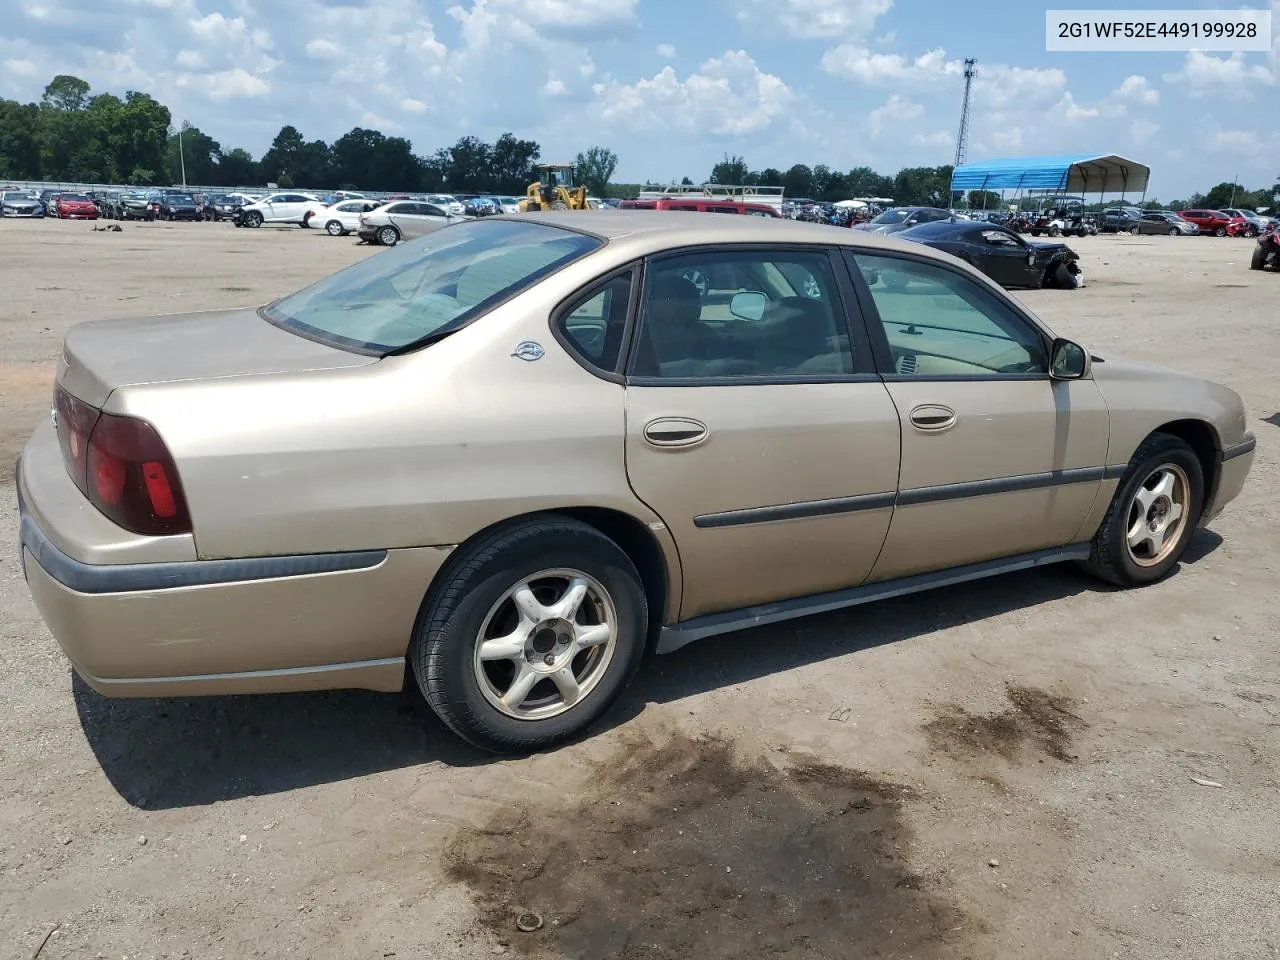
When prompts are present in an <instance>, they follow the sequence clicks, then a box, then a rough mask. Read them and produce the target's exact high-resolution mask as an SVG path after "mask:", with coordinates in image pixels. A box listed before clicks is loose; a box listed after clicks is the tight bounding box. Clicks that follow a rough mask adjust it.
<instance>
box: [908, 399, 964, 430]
mask: <svg viewBox="0 0 1280 960" xmlns="http://www.w3.org/2000/svg"><path fill="white" fill-rule="evenodd" d="M911 425H912V426H913V427H915V428H916V429H917V430H923V431H924V432H926V433H941V432H942V431H943V430H950V429H951V428H952V427H954V426H955V425H956V412H955V411H954V410H952V409H951V408H950V407H944V406H943V405H942V404H940V403H922V404H920V406H918V407H912V409H911Z"/></svg>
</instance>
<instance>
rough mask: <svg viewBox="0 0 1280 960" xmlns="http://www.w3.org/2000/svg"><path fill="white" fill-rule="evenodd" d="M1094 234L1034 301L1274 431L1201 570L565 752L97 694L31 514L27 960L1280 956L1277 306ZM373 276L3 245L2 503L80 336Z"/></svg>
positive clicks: (704, 707) (713, 679) (966, 630)
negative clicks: (66, 343)
mask: <svg viewBox="0 0 1280 960" xmlns="http://www.w3.org/2000/svg"><path fill="white" fill-rule="evenodd" d="M1071 242H1072V244H1073V245H1074V246H1076V247H1077V249H1079V250H1080V252H1081V255H1082V257H1083V263H1084V267H1085V272H1086V277H1087V281H1088V285H1087V286H1086V288H1085V289H1083V290H1079V291H1072V292H1065V291H1035V292H1031V293H1027V294H1025V295H1023V296H1024V299H1025V300H1026V302H1027V303H1029V304H1030V305H1031V306H1032V308H1033V309H1035V310H1037V311H1038V312H1039V313H1040V314H1041V315H1042V316H1044V317H1045V318H1046V319H1047V320H1048V321H1049V322H1050V323H1051V324H1054V325H1056V326H1057V327H1058V329H1059V330H1060V331H1061V332H1062V333H1064V334H1067V335H1071V336H1074V337H1076V338H1078V339H1080V340H1082V341H1083V342H1084V343H1086V344H1088V345H1089V346H1090V347H1091V348H1092V349H1093V350H1094V351H1095V352H1096V353H1099V354H1101V355H1103V356H1108V355H1111V354H1112V353H1113V352H1114V353H1115V354H1118V355H1126V356H1130V357H1134V358H1137V359H1143V360H1150V361H1155V362H1159V363H1165V364H1169V365H1171V366H1177V367H1180V368H1184V369H1186V370H1189V371H1192V372H1195V373H1198V374H1203V375H1207V376H1209V377H1213V378H1215V379H1219V380H1222V381H1224V382H1226V383H1228V384H1230V385H1232V386H1233V387H1235V388H1236V389H1238V390H1239V391H1240V392H1241V393H1242V394H1243V396H1244V397H1245V401H1246V404H1247V405H1248V407H1249V410H1250V420H1251V424H1250V426H1251V429H1253V430H1254V432H1255V433H1256V434H1257V437H1258V453H1257V462H1256V464H1255V467H1254V471H1253V475H1252V476H1251V477H1250V480H1249V483H1248V486H1247V487H1246V489H1245V492H1244V494H1243V495H1242V496H1241V498H1240V499H1239V500H1238V501H1237V502H1236V503H1235V504H1233V505H1232V507H1231V508H1229V510H1228V512H1227V513H1226V514H1225V515H1224V516H1223V517H1221V518H1220V519H1219V520H1218V521H1217V522H1216V523H1215V524H1214V529H1213V531H1212V532H1202V533H1201V534H1199V535H1198V537H1197V540H1196V541H1195V542H1194V543H1193V546H1192V550H1191V552H1190V555H1189V557H1188V560H1187V562H1186V563H1185V564H1184V565H1183V566H1182V567H1181V568H1180V569H1179V570H1178V571H1177V572H1176V574H1175V575H1174V576H1172V577H1171V578H1170V579H1168V580H1167V581H1165V582H1163V583H1161V584H1159V585H1156V586H1153V587H1150V588H1147V589H1144V590H1140V591H1136V592H1115V591H1110V590H1106V589H1102V588H1100V587H1099V586H1098V585H1096V584H1094V583H1092V582H1091V581H1088V580H1085V579H1083V578H1082V577H1081V576H1079V575H1077V574H1076V573H1075V572H1074V571H1072V570H1071V569H1053V570H1043V571H1035V572H1028V573H1024V574H1017V575H1011V576H1006V577H1002V578H999V579H996V580H991V581H986V582H981V583H977V584H974V585H968V586H963V587H958V588H953V589H948V590H945V591H942V592H939V593H935V594H932V595H927V596H924V597H916V598H907V599H903V600H895V601H888V602H884V603H880V604H876V605H872V606H868V607H863V608H860V609H857V610H854V611H852V612H848V613H842V614H838V615H829V616H821V617H816V618H812V619H809V620H806V621H800V622H797V623H794V624H791V625H785V626H783V627H780V628H763V629H759V630H755V631H751V632H749V633H744V634H740V635H736V636H728V637H723V638H719V639H716V640H709V641H706V642H704V643H701V644H695V645H694V646H692V647H689V648H686V649H684V650H682V651H680V652H678V653H676V654H673V655H671V656H668V657H664V658H661V659H659V660H655V661H653V662H651V663H650V664H649V665H648V666H647V668H646V669H645V670H644V671H643V672H642V674H641V677H640V678H639V680H638V681H637V683H636V685H635V686H634V687H633V689H632V690H631V691H630V693H629V694H628V696H627V697H626V699H625V702H624V703H623V704H622V705H621V706H620V707H619V708H618V709H617V710H616V711H615V712H614V713H613V714H612V715H611V717H610V718H609V720H608V722H607V723H606V724H605V725H604V729H602V730H601V731H600V732H599V733H598V734H597V735H596V736H595V737H593V738H591V739H589V740H587V741H585V742H583V743H581V744H579V745H576V746H572V747H569V748H566V749H563V750H560V751H557V752H555V753H553V754H549V755H544V756H538V757H534V758H531V759H524V760H516V761H503V762H493V761H492V760H490V759H489V758H487V757H484V756H481V755H478V754H476V753H474V752H472V751H471V750H469V749H467V748H465V747H463V746H461V745H459V743H457V742H456V741H455V740H454V739H453V738H452V737H451V736H450V735H449V734H448V733H447V732H446V731H444V730H443V729H442V728H441V727H440V726H439V725H438V724H437V723H435V722H434V721H433V720H432V718H431V717H430V716H429V715H428V714H427V712H426V710H425V708H422V707H420V706H419V705H418V703H417V701H416V700H415V699H414V698H413V697H412V696H410V695H408V694H405V695H403V696H398V697H397V696H383V695H374V694H366V693H338V694H327V695H296V696H291V697H260V698H243V699H207V700H183V701H167V702H159V701H107V700H104V699H101V698H99V697H97V696H96V695H94V694H92V693H91V692H89V691H88V690H86V689H84V688H83V687H82V686H81V685H80V684H78V683H76V682H75V681H74V680H73V678H72V675H71V673H70V671H69V670H68V667H67V664H66V662H65V661H64V660H63V658H62V657H61V655H60V653H59V651H58V649H57V647H56V645H55V644H54V642H53V641H52V640H51V638H50V637H49V634H48V633H47V632H46V630H45V628H44V626H43V624H42V623H41V621H40V619H39V617H38V615H37V613H36V611H35V608H34V607H33V605H32V603H31V601H30V598H29V596H28V594H27V591H26V588H25V585H24V583H23V581H22V577H21V573H20V570H19V565H18V561H17V543H16V541H17V535H16V526H17V524H16V518H17V511H16V504H15V499H14V496H13V492H12V489H11V485H10V484H8V483H6V484H5V485H4V487H3V489H0V512H3V515H4V516H5V517H6V518H7V519H6V520H5V521H4V522H3V523H0V610H2V611H3V612H2V613H0V632H2V636H0V640H2V642H3V645H4V656H3V659H2V660H0V664H2V669H3V671H4V678H3V684H2V686H0V689H3V694H0V698H2V699H0V702H2V703H3V705H4V706H3V713H2V714H0V722H2V723H3V726H4V730H5V735H4V736H3V737H0V783H2V784H3V790H2V791H0V945H2V946H0V955H3V956H13V957H23V958H27V957H30V956H31V955H32V953H33V952H34V951H36V949H37V947H38V945H39V944H40V942H41V939H42V938H43V937H44V936H45V935H46V933H47V932H48V931H49V930H50V929H51V928H52V927H54V925H55V924H56V925H58V926H57V929H56V931H55V933H54V935H53V936H52V937H51V938H50V939H49V940H48V942H47V943H46V944H45V945H44V947H43V950H42V951H41V952H40V956H41V957H43V958H46V960H47V958H63V957H95V956H101V957H110V958H116V957H127V958H130V960H135V958H136V960H144V958H150V957H192V958H242V957H272V958H277V957H281V956H299V957H316V958H322V957H323V958H329V957H334V958H344V960H345V958H375V960H378V958H389V957H395V958H398V960H405V958H433V960H436V958H439V960H457V958H468V957H491V956H494V955H498V954H503V953H507V954H510V955H530V956H542V957H548V958H557V957H564V958H579V957H581V958H588V960H597V958H606V957H611V958H625V960H656V958H672V960H675V958H681V960H684V958H689V957H698V958H706V960H717V958H722V957H726V958H727V957H741V956H787V957H794V958H819V957H821V958H837V957H838V958H846V957H886V958H887V957H914V958H917V960H921V958H936V960H941V958H949V960H950V958H955V960H961V958H973V960H978V958H998V960H1004V958H1008V960H1026V958H1055V957H1078V958H1098V957H1124V958H1163V957H1175V956H1177V957H1184V956H1191V957H1214V958H1217V960H1227V958H1242V960H1243V958H1249V960H1259V958H1265V957H1272V956H1278V955H1280V898H1278V896H1277V893H1276V891H1277V890H1280V813H1278V811H1280V654H1278V653H1277V646H1276V645H1277V636H1280V612H1278V611H1280V606H1278V605H1277V600H1278V599H1280V593H1278V591H1277V586H1276V585H1277V584H1278V583H1280V551H1278V549H1277V548H1280V497H1278V496H1277V494H1276V493H1275V487H1276V483H1277V480H1280V469H1278V468H1277V455H1278V454H1280V414H1278V413H1277V411H1280V377H1277V376H1276V372H1275V364H1276V361H1277V349H1276V342H1277V338H1278V335H1280V311H1277V309H1276V303H1277V297H1278V296H1280V277H1277V276H1274V275H1261V274H1258V273H1253V272H1250V271H1249V270H1248V269H1247V260H1248V254H1249V249H1250V243H1249V242H1248V241H1244V240H1226V239H1224V240H1215V239H1212V238H1203V239H1202V238H1176V239H1169V238H1129V237H1125V238H1087V239H1082V240H1073V241H1071ZM372 252H373V251H369V250H368V249H367V248H364V247H358V246H356V245H355V244H354V243H353V241H352V240H350V239H334V238H330V237H327V236H323V235H317V234H315V233H314V232H303V231H299V230H293V229H262V230H253V231H249V230H235V229H233V228H231V227H230V226H227V225H218V224H185V225H173V226H170V225H150V224H148V225H126V226H125V228H124V230H123V232H121V233H118V234H117V233H95V232H93V231H92V229H91V227H90V226H89V225H87V224H79V223H76V224H73V223H62V222H56V221H54V222H45V223H38V222H35V223H14V222H5V223H3V224H2V225H0V263H2V264H3V267H4V276H5V281H4V288H5V297H4V300H3V302H2V303H0V401H2V406H0V470H2V471H3V478H4V479H5V480H6V481H7V480H8V479H10V477H11V466H12V462H13V459H14V457H15V456H16V454H17V451H18V450H19V449H20V446H21V443H22V441H23V440H24V438H25V436H26V434H27V433H28V432H29V430H30V428H31V427H32V425H33V424H34V423H35V422H36V421H37V420H38V418H39V417H42V416H45V415H46V411H47V408H48V401H49V390H50V376H51V371H52V366H53V364H52V361H53V359H54V357H55V356H56V355H57V351H58V347H59V342H60V340H61V337H62V335H63V333H64V332H65V331H66V329H67V327H68V326H69V325H71V324H72V323H74V322H76V321H79V320H82V319H87V318H92V317H111V316H124V315H129V314H154V313H171V312H179V311H185V310H200V309H210V308H215V307H227V306H234V305H245V304H253V303H259V302H262V301H263V300H265V299H268V298H269V297H271V296H274V295H276V294H280V293H283V292H286V291H289V290H291V289H294V288H297V287H298V286H301V285H302V284H304V283H306V282H308V281H310V280H312V279H315V278H317V277H320V276H322V275H323V274H325V273H327V272H329V271H331V270H333V269H335V268H337V267H338V266H340V265H343V264H346V263H348V262H350V261H352V260H354V259H355V258H358V257H361V256H366V255H369V254H370V253H372ZM1193 777H1194V778H1199V779H1201V780H1206V781H1212V782H1214V783H1217V784H1220V785H1221V786H1220V787H1219V786H1205V785H1201V784H1199V783H1196V782H1195V781H1194V780H1193V779H1192V778H1193ZM522 913H524V914H528V916H525V917H523V920H524V921H525V925H526V926H535V925H536V924H537V922H539V921H540V922H541V928H540V929H538V930H536V931H533V932H521V931H520V930H518V929H517V925H516V921H517V920H518V919H521V917H520V915H521V914H522ZM535 915H536V916H535Z"/></svg>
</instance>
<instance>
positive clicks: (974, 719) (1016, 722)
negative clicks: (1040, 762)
mask: <svg viewBox="0 0 1280 960" xmlns="http://www.w3.org/2000/svg"><path fill="white" fill-rule="evenodd" d="M1005 696H1007V697H1008V698H1009V704H1010V706H1009V709H1007V710H1002V711H1001V712H1000V713H993V714H986V715H978V714H973V713H970V712H969V711H968V710H965V709H964V708H963V707H950V708H949V709H947V710H946V711H945V712H944V713H942V714H941V715H940V716H938V717H936V718H935V719H933V720H931V721H929V723H927V724H925V726H924V732H925V734H926V735H927V736H928V738H929V743H930V745H931V746H933V747H934V748H935V749H937V750H941V751H944V752H946V753H950V754H952V755H962V756H973V755H977V754H989V753H996V754H999V755H1000V756H1002V757H1004V758H1005V759H1007V760H1014V759H1016V758H1017V757H1018V755H1019V754H1022V753H1023V752H1024V751H1026V750H1034V751H1037V752H1039V753H1044V754H1047V755H1048V756H1050V757H1053V758H1054V759H1055V760H1061V761H1063V762H1064V763H1071V762H1072V761H1074V760H1077V759H1078V757H1077V755H1076V754H1075V753H1074V752H1073V751H1072V738H1073V736H1074V734H1075V733H1076V732H1077V731H1079V730H1082V729H1084V728H1085V727H1086V726H1088V724H1086V723H1085V721H1084V720H1082V719H1081V718H1080V717H1079V716H1077V715H1076V714H1075V713H1073V712H1072V710H1071V707H1072V706H1073V705H1074V703H1075V702H1074V701H1073V700H1070V699H1068V698H1066V697H1058V696H1054V695H1053V694H1050V693H1046V692H1045V691H1043V690H1038V689H1036V688H1034V687H1020V686H1016V685H1014V684H1009V685H1007V686H1006V687H1005Z"/></svg>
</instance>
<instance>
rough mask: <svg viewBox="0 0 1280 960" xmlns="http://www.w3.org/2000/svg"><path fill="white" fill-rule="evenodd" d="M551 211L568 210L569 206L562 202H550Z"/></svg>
mask: <svg viewBox="0 0 1280 960" xmlns="http://www.w3.org/2000/svg"><path fill="white" fill-rule="evenodd" d="M551 209H552V210H568V209H569V205H568V204H567V203H565V202H564V201H563V200H553V201H551Z"/></svg>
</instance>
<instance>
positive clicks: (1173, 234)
mask: <svg viewBox="0 0 1280 960" xmlns="http://www.w3.org/2000/svg"><path fill="white" fill-rule="evenodd" d="M1177 235H1178V228H1177V227H1170V228H1169V236H1171V237H1176V236H1177Z"/></svg>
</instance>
